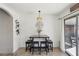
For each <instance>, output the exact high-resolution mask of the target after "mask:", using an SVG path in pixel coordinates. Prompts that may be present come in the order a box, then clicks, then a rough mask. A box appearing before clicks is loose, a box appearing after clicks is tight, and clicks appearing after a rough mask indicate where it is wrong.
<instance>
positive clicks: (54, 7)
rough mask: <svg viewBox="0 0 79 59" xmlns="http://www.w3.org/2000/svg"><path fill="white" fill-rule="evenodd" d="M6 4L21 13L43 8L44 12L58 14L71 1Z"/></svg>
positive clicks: (69, 4) (33, 11)
mask: <svg viewBox="0 0 79 59" xmlns="http://www.w3.org/2000/svg"><path fill="white" fill-rule="evenodd" d="M5 5H7V6H9V7H11V8H13V9H14V10H15V11H17V12H21V13H35V12H37V11H38V10H41V11H42V13H44V14H58V13H60V12H61V11H63V10H64V9H65V8H66V7H68V6H71V3H6V4H5Z"/></svg>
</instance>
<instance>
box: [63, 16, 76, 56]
mask: <svg viewBox="0 0 79 59" xmlns="http://www.w3.org/2000/svg"><path fill="white" fill-rule="evenodd" d="M76 25H77V22H76V17H72V18H69V19H66V20H65V24H64V36H65V51H66V52H67V53H68V54H70V55H76V29H77V26H76Z"/></svg>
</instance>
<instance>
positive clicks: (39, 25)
mask: <svg viewBox="0 0 79 59" xmlns="http://www.w3.org/2000/svg"><path fill="white" fill-rule="evenodd" d="M40 13H41V11H40V10H39V11H38V17H37V22H36V28H37V33H38V35H40V34H41V32H42V28H43V21H42V17H41V16H40Z"/></svg>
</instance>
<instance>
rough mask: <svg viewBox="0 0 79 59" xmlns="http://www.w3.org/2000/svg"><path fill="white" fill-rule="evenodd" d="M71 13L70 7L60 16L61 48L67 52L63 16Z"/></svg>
mask: <svg viewBox="0 0 79 59" xmlns="http://www.w3.org/2000/svg"><path fill="white" fill-rule="evenodd" d="M69 13H70V9H69V7H68V8H66V9H64V11H62V12H61V14H59V18H61V19H59V20H60V28H61V39H60V48H61V50H62V51H64V52H65V43H64V18H62V17H63V16H65V15H67V14H69Z"/></svg>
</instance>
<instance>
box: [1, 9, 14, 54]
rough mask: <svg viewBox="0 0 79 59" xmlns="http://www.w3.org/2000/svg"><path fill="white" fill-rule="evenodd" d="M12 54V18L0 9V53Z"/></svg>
mask: <svg viewBox="0 0 79 59" xmlns="http://www.w3.org/2000/svg"><path fill="white" fill-rule="evenodd" d="M12 52H13V18H12V17H11V16H10V15H8V13H6V12H5V11H4V10H2V9H0V53H12Z"/></svg>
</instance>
